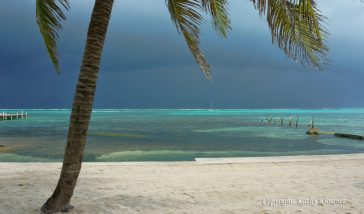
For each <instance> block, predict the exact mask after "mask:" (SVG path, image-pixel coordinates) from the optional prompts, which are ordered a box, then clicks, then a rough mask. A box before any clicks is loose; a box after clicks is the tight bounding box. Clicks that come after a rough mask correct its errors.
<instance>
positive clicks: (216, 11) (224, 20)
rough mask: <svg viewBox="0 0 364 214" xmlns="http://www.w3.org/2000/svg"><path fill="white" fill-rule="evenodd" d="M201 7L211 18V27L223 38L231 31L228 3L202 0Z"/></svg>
mask: <svg viewBox="0 0 364 214" xmlns="http://www.w3.org/2000/svg"><path fill="white" fill-rule="evenodd" d="M201 2H202V7H203V8H204V9H205V11H206V12H208V13H209V14H210V15H211V17H212V26H213V27H214V29H215V31H216V32H217V33H218V34H219V35H220V36H221V37H223V38H226V37H227V34H228V33H229V31H231V26H230V23H231V22H230V18H229V13H228V3H227V1H226V0H202V1H201Z"/></svg>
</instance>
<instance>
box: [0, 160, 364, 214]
mask: <svg viewBox="0 0 364 214" xmlns="http://www.w3.org/2000/svg"><path fill="white" fill-rule="evenodd" d="M60 167H61V164H60V163H0V213H11V214H13V213H39V207H40V206H41V205H42V203H43V202H44V201H45V200H46V199H47V197H48V196H49V195H50V194H51V192H52V190H53V188H54V186H55V184H56V182H57V179H58V176H59V171H60ZM72 204H73V205H74V206H75V209H74V210H73V211H72V212H71V213H148V214H149V213H364V154H352V155H328V156H296V157H269V158H227V159H198V160H197V161H196V162H168V163H166V162H164V163H156V162H147V163H84V165H83V169H82V172H81V175H80V178H79V182H78V185H77V187H76V190H75V193H74V197H73V200H72Z"/></svg>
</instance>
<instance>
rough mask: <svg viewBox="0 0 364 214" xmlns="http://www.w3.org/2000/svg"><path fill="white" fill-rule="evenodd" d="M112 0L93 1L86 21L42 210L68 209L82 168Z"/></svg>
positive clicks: (53, 211) (51, 211) (56, 210)
mask: <svg viewBox="0 0 364 214" xmlns="http://www.w3.org/2000/svg"><path fill="white" fill-rule="evenodd" d="M112 6H113V0H96V1H95V6H94V9H93V12H92V16H91V21H90V24H89V29H88V34H87V41H86V47H85V51H84V55H83V61H82V66H81V71H80V75H79V79H78V82H77V87H76V94H75V97H74V101H73V106H72V113H71V118H70V126H69V129H68V138H67V144H66V149H65V154H64V160H63V166H62V172H61V175H60V178H59V181H58V184H57V187H56V189H55V190H54V192H53V194H52V196H51V197H50V198H49V199H48V200H47V202H46V203H45V204H44V205H43V207H42V208H41V212H42V213H55V212H59V211H63V212H65V211H68V210H69V209H71V208H72V206H71V205H70V200H71V197H72V194H73V190H74V188H75V186H76V183H77V178H78V175H79V173H80V170H81V165H82V158H83V153H84V148H85V144H86V140H87V132H88V125H89V121H90V117H91V113H92V106H93V101H94V96H95V91H96V82H97V77H98V73H99V66H100V60H101V54H102V50H103V46H104V41H105V37H106V32H107V28H108V24H109V20H110V15H111V10H112Z"/></svg>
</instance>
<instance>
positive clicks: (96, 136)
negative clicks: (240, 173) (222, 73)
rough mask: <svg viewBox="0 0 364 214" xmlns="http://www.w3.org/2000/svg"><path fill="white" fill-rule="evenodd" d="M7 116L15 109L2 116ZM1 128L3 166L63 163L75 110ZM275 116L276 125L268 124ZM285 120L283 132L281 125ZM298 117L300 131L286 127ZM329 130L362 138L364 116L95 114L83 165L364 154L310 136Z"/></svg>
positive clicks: (323, 112) (362, 148) (355, 145)
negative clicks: (309, 132)
mask: <svg viewBox="0 0 364 214" xmlns="http://www.w3.org/2000/svg"><path fill="white" fill-rule="evenodd" d="M0 111H6V112H8V113H11V112H16V111H17V110H0ZM26 111H27V112H28V114H29V118H27V119H23V120H12V121H0V144H1V145H5V147H4V148H6V149H3V150H2V153H0V161H21V162H31V161H60V160H62V157H63V152H64V146H65V142H66V138H67V129H68V122H69V115H70V111H69V110H26ZM269 115H271V116H272V117H273V118H275V119H276V120H277V123H276V124H275V125H268V124H267V121H266V120H265V119H266V118H267V116H269ZM282 116H283V117H284V125H283V126H280V123H279V122H278V119H279V118H281V117H282ZM289 116H292V117H293V120H294V122H295V119H296V117H297V116H299V126H298V127H295V126H294V124H293V126H291V127H289V126H288V120H289ZM312 117H314V118H315V126H316V127H318V128H320V129H321V130H323V131H333V132H343V133H351V134H360V135H364V109H305V110H302V109H265V110H264V109H262V110H248V109H243V110H237V109H234V110H214V111H211V110H203V109H196V110H188V109H185V110H184V109H181V110H174V109H167V110H165V109H154V110H138V109H134V110H131V109H121V110H118V109H102V110H94V112H93V115H92V121H91V125H90V129H89V140H88V144H87V147H86V153H85V161H184V160H194V158H196V157H251V156H277V155H309V154H347V153H360V152H364V141H359V140H351V139H340V138H334V137H333V136H318V137H313V136H308V135H306V134H305V132H306V131H307V129H308V127H307V125H308V124H309V123H310V121H311V118H312Z"/></svg>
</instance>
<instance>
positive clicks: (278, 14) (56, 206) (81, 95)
mask: <svg viewBox="0 0 364 214" xmlns="http://www.w3.org/2000/svg"><path fill="white" fill-rule="evenodd" d="M165 1H166V5H167V8H168V10H169V13H170V15H171V19H172V21H173V23H174V24H175V25H176V27H177V30H178V32H179V33H180V34H181V35H182V36H183V37H184V39H185V40H186V43H187V46H188V48H189V49H190V51H191V53H192V55H193V56H194V58H195V60H196V62H197V63H198V64H199V66H200V68H201V70H202V71H203V73H204V74H205V76H206V77H207V79H211V72H210V66H209V64H208V62H207V60H206V58H205V56H204V54H203V53H202V51H201V49H200V42H199V41H200V25H201V23H202V21H203V18H202V14H203V13H207V14H208V15H209V16H210V17H211V20H212V26H213V28H214V29H215V30H216V32H217V33H218V35H220V36H221V37H222V38H226V37H227V35H228V33H229V31H230V30H231V27H230V19H229V15H228V3H227V0H165ZM251 2H252V3H253V4H254V6H255V8H256V9H257V10H258V11H259V13H260V14H261V15H262V16H264V15H265V16H266V17H267V23H268V26H269V28H270V31H271V34H272V42H273V43H276V44H277V45H278V47H279V48H280V49H282V50H283V51H284V52H285V54H286V55H287V56H288V57H289V58H291V59H293V60H294V61H297V62H299V63H301V64H303V65H310V66H313V67H315V68H317V69H320V70H321V69H324V68H325V66H326V65H327V62H328V60H327V57H326V56H327V52H328V49H327V47H326V42H325V38H326V36H327V33H326V31H325V29H324V28H323V27H322V23H323V22H324V20H325V17H323V16H322V15H321V14H320V11H319V10H318V8H317V6H316V4H315V0H251ZM112 7H113V0H95V5H94V8H93V12H92V15H91V21H90V24H89V29H88V34H87V41H86V45H85V50H84V55H83V61H82V66H81V69H80V74H79V78H78V82H77V86H76V92H75V96H74V100H73V105H72V112H71V117H70V125H69V130H68V138H67V143H66V148H65V155H64V161H63V166H62V171H61V175H60V178H59V181H58V184H57V186H56V188H55V190H54V192H53V194H52V195H51V197H50V198H49V199H48V200H47V201H46V203H45V204H44V205H43V206H42V209H41V211H42V212H43V213H55V212H59V211H68V210H70V209H71V208H72V206H71V205H70V200H71V197H72V194H73V190H74V188H75V186H76V182H77V178H78V175H79V172H80V170H81V165H82V158H83V153H84V147H85V144H86V140H87V132H88V126H89V121H90V117H91V113H92V106H93V101H94V96H95V91H96V83H97V78H98V73H99V66H100V60H101V54H102V50H103V46H104V41H105V37H106V32H107V28H108V24H109V20H110V15H111V11H112ZM69 8H70V4H69V0H37V1H36V17H37V23H38V25H39V28H40V32H41V35H42V37H43V40H44V42H45V45H46V48H47V50H48V53H49V56H50V58H51V60H52V62H53V65H54V67H55V70H56V71H57V72H59V70H60V67H59V63H58V52H57V43H56V41H57V39H58V33H59V32H60V31H61V29H62V26H61V24H60V23H61V21H62V20H64V19H65V15H64V13H63V11H64V10H68V9H69Z"/></svg>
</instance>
